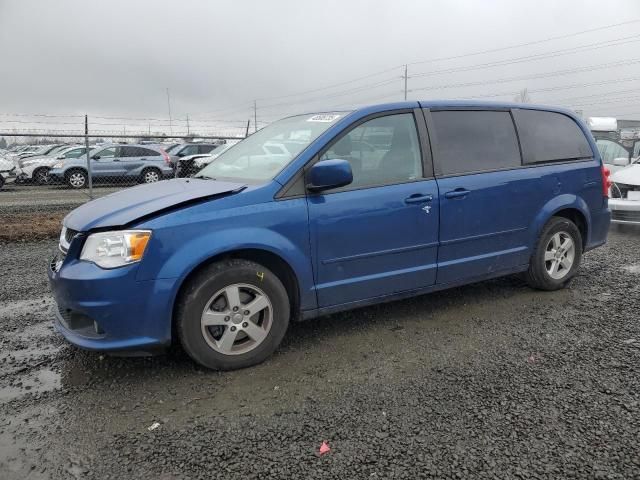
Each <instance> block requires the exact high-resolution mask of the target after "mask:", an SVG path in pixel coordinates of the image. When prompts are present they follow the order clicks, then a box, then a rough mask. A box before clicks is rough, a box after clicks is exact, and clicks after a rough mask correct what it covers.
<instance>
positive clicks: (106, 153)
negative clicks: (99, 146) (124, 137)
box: [97, 147, 116, 159]
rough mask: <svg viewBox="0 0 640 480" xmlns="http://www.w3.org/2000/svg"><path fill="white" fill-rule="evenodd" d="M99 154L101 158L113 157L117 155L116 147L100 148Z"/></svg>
mask: <svg viewBox="0 0 640 480" xmlns="http://www.w3.org/2000/svg"><path fill="white" fill-rule="evenodd" d="M97 155H99V156H100V159H103V158H112V157H115V156H116V149H115V147H112V148H105V149H104V150H100V151H99V152H98V153H97Z"/></svg>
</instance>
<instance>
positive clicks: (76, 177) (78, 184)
mask: <svg viewBox="0 0 640 480" xmlns="http://www.w3.org/2000/svg"><path fill="white" fill-rule="evenodd" d="M65 179H66V181H67V185H69V187H71V188H73V189H80V188H85V187H86V186H87V183H88V181H89V177H88V176H87V172H85V171H84V170H82V169H80V168H76V169H74V170H71V171H69V172H68V173H67V174H66V175H65Z"/></svg>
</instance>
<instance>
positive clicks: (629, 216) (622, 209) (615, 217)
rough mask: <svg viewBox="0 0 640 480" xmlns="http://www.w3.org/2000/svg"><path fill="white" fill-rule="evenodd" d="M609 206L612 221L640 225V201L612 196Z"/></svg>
mask: <svg viewBox="0 0 640 480" xmlns="http://www.w3.org/2000/svg"><path fill="white" fill-rule="evenodd" d="M609 208H610V209H611V222H612V223H620V224H634V225H640V201H636V200H624V199H621V198H612V199H609Z"/></svg>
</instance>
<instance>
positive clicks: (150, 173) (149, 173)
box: [140, 168, 162, 183]
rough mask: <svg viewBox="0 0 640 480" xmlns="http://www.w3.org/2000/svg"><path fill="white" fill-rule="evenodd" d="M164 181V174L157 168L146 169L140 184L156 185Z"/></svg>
mask: <svg viewBox="0 0 640 480" xmlns="http://www.w3.org/2000/svg"><path fill="white" fill-rule="evenodd" d="M160 180H162V172H161V171H160V170H158V169H157V168H145V169H144V170H143V171H142V174H141V175H140V183H156V182H159V181H160Z"/></svg>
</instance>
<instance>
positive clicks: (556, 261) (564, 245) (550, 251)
mask: <svg viewBox="0 0 640 480" xmlns="http://www.w3.org/2000/svg"><path fill="white" fill-rule="evenodd" d="M575 257H576V246H575V243H574V241H573V238H571V235H569V234H568V233H566V232H558V233H556V234H554V235H553V236H552V237H551V238H550V239H549V242H548V243H547V246H546V248H545V252H544V266H545V269H546V270H547V273H548V274H549V276H550V277H551V278H553V279H554V280H562V279H563V278H564V277H566V276H567V274H568V273H569V272H570V271H571V267H573V262H574V260H575Z"/></svg>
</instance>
